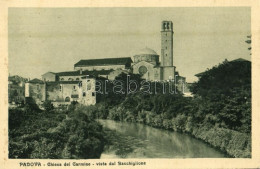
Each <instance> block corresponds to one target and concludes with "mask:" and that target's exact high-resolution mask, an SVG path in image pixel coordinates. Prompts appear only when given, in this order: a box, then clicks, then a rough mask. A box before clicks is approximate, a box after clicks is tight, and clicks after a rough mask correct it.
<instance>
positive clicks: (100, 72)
mask: <svg viewBox="0 0 260 169" xmlns="http://www.w3.org/2000/svg"><path fill="white" fill-rule="evenodd" d="M113 71H114V70H113V69H111V70H93V71H88V70H85V71H82V73H81V72H80V71H79V70H78V71H68V72H58V73H55V74H56V75H57V76H84V75H90V76H91V75H93V76H98V75H108V74H109V73H111V72H113Z"/></svg>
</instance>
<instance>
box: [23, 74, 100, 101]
mask: <svg viewBox="0 0 260 169" xmlns="http://www.w3.org/2000/svg"><path fill="white" fill-rule="evenodd" d="M79 83H81V85H79ZM79 83H76V82H75V83H73V84H67V83H65V84H64V83H62V82H61V83H60V82H54V83H51V82H47V83H44V84H41V83H26V85H25V96H26V97H30V98H32V99H33V100H34V101H35V102H36V104H38V105H41V104H42V103H43V102H44V101H45V100H50V101H51V102H52V103H53V104H54V106H59V105H66V104H70V103H71V102H72V101H77V102H79V103H81V104H84V105H94V104H96V93H95V83H96V81H95V79H93V78H91V79H84V80H83V81H82V82H79Z"/></svg>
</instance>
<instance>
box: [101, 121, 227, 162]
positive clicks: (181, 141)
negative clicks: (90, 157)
mask: <svg viewBox="0 0 260 169" xmlns="http://www.w3.org/2000/svg"><path fill="white" fill-rule="evenodd" d="M98 121H99V122H100V123H101V124H102V125H103V126H104V128H106V132H109V133H110V134H109V140H110V142H111V144H110V145H108V146H106V147H105V150H104V152H103V153H102V154H101V159H112V158H224V157H225V154H223V153H222V152H219V151H217V150H215V149H214V148H212V147H210V146H209V145H207V144H205V143H204V142H203V141H201V140H197V139H195V138H193V137H192V136H190V135H187V134H183V133H178V132H174V131H167V130H162V129H156V128H153V127H150V126H147V125H144V124H139V123H128V122H116V121H112V120H98ZM107 129H108V130H107Z"/></svg>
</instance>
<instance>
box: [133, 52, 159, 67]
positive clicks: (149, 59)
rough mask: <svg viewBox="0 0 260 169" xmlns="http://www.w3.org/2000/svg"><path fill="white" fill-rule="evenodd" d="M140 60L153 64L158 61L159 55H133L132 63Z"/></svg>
mask: <svg viewBox="0 0 260 169" xmlns="http://www.w3.org/2000/svg"><path fill="white" fill-rule="evenodd" d="M141 61H146V62H151V63H153V64H154V65H156V64H157V63H159V56H158V55H148V54H143V55H135V56H134V63H137V62H141Z"/></svg>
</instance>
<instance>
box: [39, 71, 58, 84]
mask: <svg viewBox="0 0 260 169" xmlns="http://www.w3.org/2000/svg"><path fill="white" fill-rule="evenodd" d="M42 80H43V81H46V82H48V81H50V82H53V81H56V80H57V79H56V75H55V74H54V73H52V72H47V73H45V74H43V75H42Z"/></svg>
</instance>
